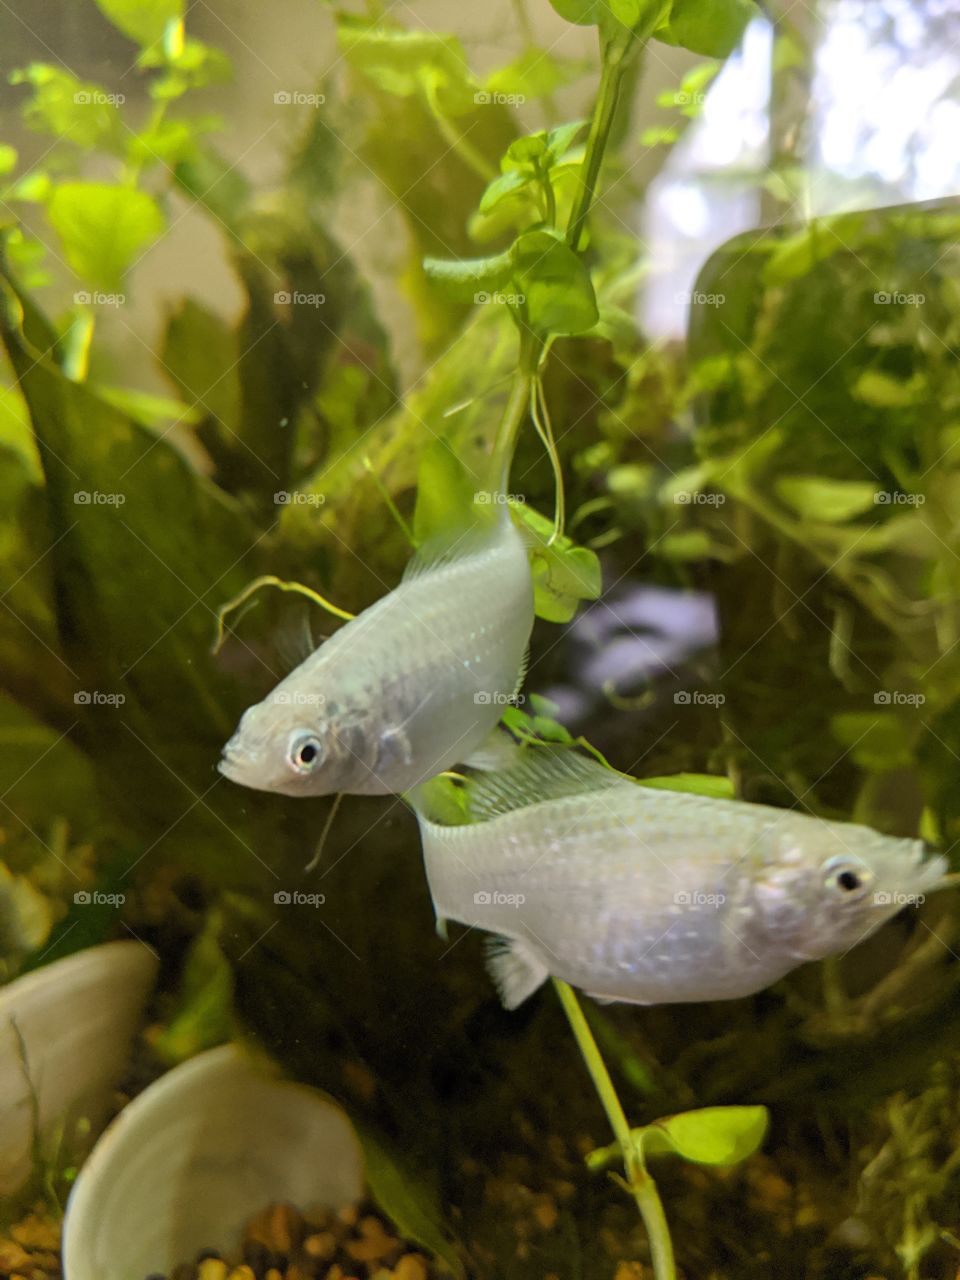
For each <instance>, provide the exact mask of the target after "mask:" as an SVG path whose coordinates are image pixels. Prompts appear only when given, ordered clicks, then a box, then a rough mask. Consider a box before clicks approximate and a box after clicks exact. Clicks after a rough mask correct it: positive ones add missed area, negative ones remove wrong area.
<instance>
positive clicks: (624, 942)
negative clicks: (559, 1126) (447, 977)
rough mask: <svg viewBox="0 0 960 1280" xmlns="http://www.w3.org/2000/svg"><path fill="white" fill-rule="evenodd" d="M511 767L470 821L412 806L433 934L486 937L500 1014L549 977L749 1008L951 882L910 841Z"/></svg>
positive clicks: (540, 765) (421, 796)
mask: <svg viewBox="0 0 960 1280" xmlns="http://www.w3.org/2000/svg"><path fill="white" fill-rule="evenodd" d="M521 756H522V758H521V760H520V762H519V763H518V764H517V765H516V766H515V767H514V768H511V769H507V770H505V771H503V772H500V773H490V774H486V775H483V776H477V777H474V778H472V779H471V780H470V781H469V782H468V783H467V797H468V801H469V811H470V815H471V819H472V820H471V821H469V822H467V823H465V824H464V825H447V824H446V823H445V821H444V820H441V819H440V818H439V817H438V813H439V810H438V809H437V807H436V799H435V796H431V791H430V787H429V786H428V787H426V788H422V789H421V790H420V791H419V792H417V793H415V794H414V795H413V796H412V797H411V799H412V802H413V804H414V807H415V809H416V810H417V816H418V818H419V822H420V830H421V836H422V840H423V852H424V860H425V862H426V870H427V876H428V879H429V883H430V891H431V894H432V896H433V902H434V907H435V910H436V913H437V918H438V921H439V922H440V923H441V924H442V923H443V922H445V921H446V920H456V921H459V922H460V923H462V924H466V925H470V926H473V927H475V928H478V929H483V930H486V931H489V932H491V933H493V934H496V935H497V941H495V942H494V944H493V946H492V948H491V958H490V968H491V972H492V974H493V976H494V979H495V981H496V982H497V985H498V987H499V990H500V994H501V997H502V999H503V1002H504V1004H505V1005H506V1006H507V1008H511V1009H512V1008H515V1007H516V1006H517V1005H518V1004H520V1003H521V1002H522V1001H523V1000H525V999H526V998H527V997H528V996H529V995H530V994H531V993H532V992H533V991H535V990H536V989H537V987H539V986H540V984H541V983H542V982H544V980H545V979H546V978H547V977H548V976H554V977H557V978H562V979H564V980H565V981H566V982H569V983H571V984H572V985H573V986H575V987H579V988H581V989H582V990H583V991H585V992H587V994H589V995H592V996H594V997H596V998H598V999H601V1000H623V1001H628V1002H631V1003H634V1004H669V1003H675V1002H683V1001H702V1000H727V999H732V998H735V997H739V996H747V995H751V994H752V993H753V992H755V991H759V990H761V989H762V988H763V987H767V986H769V985H770V984H771V983H773V982H776V981H777V980H778V979H779V978H781V977H783V975H784V974H786V973H788V972H789V971H790V970H791V969H793V968H795V967H796V966H797V965H800V964H802V963H804V962H805V961H808V960H819V959H823V958H824V957H825V956H829V955H833V954H836V953H838V952H843V951H846V950H848V949H849V948H851V947H853V946H855V945H856V944H857V943H858V942H860V941H861V940H862V939H863V938H865V937H866V936H867V935H868V934H870V933H872V932H873V930H874V929H876V928H877V927H878V926H879V925H880V924H882V923H883V921H884V920H886V919H888V918H889V917H890V916H892V915H894V914H895V913H896V912H897V911H899V910H900V909H901V908H902V907H903V906H904V905H905V904H907V903H910V902H917V901H918V900H919V901H922V900H923V895H924V894H925V893H927V892H929V891H931V890H934V889H936V888H938V887H939V882H940V881H941V880H942V878H943V876H944V875H945V873H946V871H947V864H946V862H945V861H944V859H943V858H942V857H932V858H929V859H925V856H924V846H923V843H922V841H919V840H904V839H897V838H893V837H891V836H884V835H880V834H879V833H878V832H876V831H872V830H871V829H870V828H868V827H864V826H858V825H855V824H853V823H848V822H832V821H826V820H822V819H820V818H816V817H810V816H808V815H805V814H801V813H796V812H794V811H792V810H782V809H775V808H771V807H768V806H766V805H754V804H746V803H743V802H740V801H735V800H720V799H712V798H709V797H705V796H699V795H691V794H689V793H684V792H678V791H669V790H664V789H659V788H657V789H655V788H652V787H644V786H642V785H638V784H637V783H635V782H633V781H631V780H629V779H626V778H624V777H623V775H620V774H617V773H615V772H613V771H611V770H609V769H606V768H604V767H603V766H602V765H600V764H598V763H597V762H595V761H593V760H587V759H586V758H584V757H583V756H579V755H576V754H575V753H572V752H569V751H552V750H549V749H546V748H539V747H532V748H527V749H525V750H524V751H523V752H522V753H521ZM432 785H433V786H434V787H435V786H436V784H432Z"/></svg>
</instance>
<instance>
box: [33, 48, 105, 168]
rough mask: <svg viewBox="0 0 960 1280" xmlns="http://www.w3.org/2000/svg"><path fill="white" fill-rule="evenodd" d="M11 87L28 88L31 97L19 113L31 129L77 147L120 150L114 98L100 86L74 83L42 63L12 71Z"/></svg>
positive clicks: (68, 74) (66, 73)
mask: <svg viewBox="0 0 960 1280" xmlns="http://www.w3.org/2000/svg"><path fill="white" fill-rule="evenodd" d="M10 83H11V84H28V85H30V86H32V88H33V95H32V97H31V98H30V100H29V101H28V102H27V103H26V105H25V106H24V109H23V118H24V120H25V121H26V123H27V125H28V126H29V127H30V128H31V129H36V130H37V131H39V132H42V133H49V134H52V135H53V136H54V137H63V138H69V140H70V141H71V142H72V143H74V144H75V145H77V146H79V147H84V148H93V147H104V148H106V149H108V150H112V151H118V150H120V149H121V147H122V143H123V138H122V126H121V124H120V112H119V111H118V109H117V105H118V96H117V95H115V94H114V95H111V94H108V93H107V92H106V91H105V90H104V89H103V88H102V87H101V86H100V85H98V84H93V83H91V82H90V81H87V80H78V79H77V77H76V76H75V75H73V74H71V72H69V71H64V70H63V69H62V68H60V67H54V66H51V65H50V64H49V63H46V62H32V63H31V64H30V65H29V66H28V67H24V68H22V69H21V70H19V71H14V72H13V73H12V74H11V76H10Z"/></svg>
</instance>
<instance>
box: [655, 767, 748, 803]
mask: <svg viewBox="0 0 960 1280" xmlns="http://www.w3.org/2000/svg"><path fill="white" fill-rule="evenodd" d="M639 781H640V785H641V786H644V787H656V788H657V789H658V790H661V791H686V792H689V793H690V794H691V795H695V796H712V797H713V798H714V799H715V800H732V799H733V798H734V795H733V783H732V782H731V781H730V779H729V778H724V777H719V776H717V775H716V774H712V773H673V774H670V775H668V776H667V777H663V778H640V779H639Z"/></svg>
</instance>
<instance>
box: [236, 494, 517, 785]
mask: <svg viewBox="0 0 960 1280" xmlns="http://www.w3.org/2000/svg"><path fill="white" fill-rule="evenodd" d="M497 505H498V507H499V512H498V515H497V516H496V517H494V518H493V519H492V520H487V521H486V522H484V523H482V524H480V523H478V525H477V526H476V527H474V528H471V529H470V530H469V531H468V532H466V533H464V534H462V535H461V536H460V537H459V538H458V539H454V540H452V541H450V540H448V541H446V542H444V543H443V544H442V545H440V544H436V543H434V544H427V545H425V546H424V547H422V548H421V549H420V551H419V552H418V553H417V554H416V555H415V556H414V558H413V560H412V561H411V562H410V564H409V565H408V567H407V571H406V573H405V574H404V578H403V581H402V582H401V583H400V585H399V586H398V587H396V588H395V590H393V591H391V592H390V593H389V594H388V595H386V596H384V597H383V599H381V600H378V601H377V603H376V604H373V605H371V606H370V608H369V609H365V610H364V611H363V613H361V614H359V615H358V616H357V617H356V618H354V619H352V621H350V622H348V623H346V625H345V626H343V627H341V628H340V630H339V631H337V632H336V633H335V634H334V635H333V636H332V637H331V638H330V639H329V640H327V641H326V642H325V643H324V644H322V645H321V646H320V648H319V649H317V650H316V652H314V653H312V654H311V655H310V657H309V658H307V659H306V661H304V662H302V663H301V664H300V665H299V666H298V667H297V668H296V669H295V670H294V671H292V672H291V673H290V675H288V676H287V677H286V679H284V680H282V681H281V682H280V683H279V684H278V685H277V686H276V687H275V688H274V689H273V690H272V692H271V693H269V694H268V695H267V697H266V698H264V700H263V701H262V702H259V703H257V704H255V705H254V706H252V707H250V708H249V709H248V710H247V711H245V712H244V714H243V717H242V718H241V720H240V724H239V726H238V727H237V730H236V732H235V733H234V735H233V737H232V738H231V739H230V741H229V742H228V743H227V745H226V746H225V747H224V750H223V758H222V759H221V761H220V765H219V768H220V772H221V773H223V774H225V775H226V777H228V778H230V779H231V780H232V781H234V782H238V783H240V784H241V785H243V786H246V787H253V788H255V789H257V790H260V791H279V792H282V793H283V794H284V795H291V796H322V795H332V794H334V793H335V792H346V793H347V794H351V795H386V794H390V793H392V792H401V791H407V790H409V789H410V788H411V787H414V786H416V784H417V783H420V782H422V781H424V779H426V778H430V777H432V776H433V775H434V774H436V773H440V772H441V771H443V770H444V769H448V768H450V766H451V765H454V764H456V763H457V762H458V761H460V762H463V761H466V760H467V759H468V758H470V757H471V755H472V754H473V753H474V752H475V751H476V749H477V748H478V747H479V745H480V744H481V743H482V742H483V740H484V739H485V738H487V737H488V735H489V734H490V733H491V732H492V731H493V730H494V728H495V726H496V723H497V721H498V720H499V719H500V716H501V715H502V714H503V710H504V706H505V704H506V703H507V702H508V701H509V700H510V699H511V698H512V697H513V695H514V694H515V693H516V691H517V689H518V688H519V685H520V683H521V682H522V679H523V671H524V666H525V662H526V652H527V645H528V642H529V639H530V631H531V629H532V627H533V582H532V579H531V576H530V565H529V561H528V558H527V550H526V546H525V545H524V542H523V539H522V538H521V536H520V533H519V532H518V530H517V528H516V527H515V525H514V523H513V520H512V518H511V516H510V513H509V510H508V508H507V506H506V504H503V503H500V504H497Z"/></svg>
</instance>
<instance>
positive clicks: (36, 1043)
mask: <svg viewBox="0 0 960 1280" xmlns="http://www.w3.org/2000/svg"><path fill="white" fill-rule="evenodd" d="M156 976H157V959H156V956H155V955H154V954H153V952H152V951H150V950H149V949H148V948H147V947H145V946H144V945H143V944H142V943H139V942H108V943H105V944H104V945H103V946H99V947H91V948H90V949H89V950H88V951H79V952H77V953H76V955H72V956H67V957H66V958H65V959H63V960H56V961H54V962H53V964H49V965H46V966H45V967H44V968H42V969H37V970H35V971H34V972H33V973H28V974H25V975H24V977H22V978H16V979H15V980H14V981H13V982H11V983H8V985H7V986H5V987H2V988H0V1196H4V1195H10V1194H12V1193H13V1192H15V1191H16V1190H17V1189H18V1188H19V1187H20V1186H22V1185H23V1183H24V1182H25V1181H26V1179H27V1177H28V1176H29V1174H30V1171H31V1168H32V1164H33V1149H34V1136H35V1135H34V1116H35V1114H36V1119H37V1122H38V1126H37V1127H38V1129H39V1136H40V1138H41V1139H42V1138H44V1137H46V1136H47V1135H49V1134H50V1132H51V1130H53V1129H54V1128H55V1127H56V1126H57V1125H59V1124H60V1123H61V1122H63V1121H69V1120H70V1119H71V1118H75V1117H78V1116H83V1117H84V1118H85V1119H89V1120H90V1122H91V1124H92V1125H94V1126H96V1125H98V1124H99V1123H100V1121H102V1119H103V1118H104V1115H105V1112H106V1110H107V1108H108V1107H109V1104H110V1101H111V1094H112V1091H113V1089H114V1087H115V1086H116V1084H117V1082H118V1080H119V1079H120V1076H121V1075H122V1073H123V1069H124V1066H125V1064H126V1061H127V1057H128V1055H129V1052H130V1044H131V1041H132V1040H133V1036H134V1034H135V1033H136V1030H137V1028H138V1026H139V1024H140V1019H141V1017H142V1016H143V1009H144V1005H145V1004H146V1001H147V997H148V995H149V994H150V991H151V990H152V988H153V984H154V982H155V981H156Z"/></svg>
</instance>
